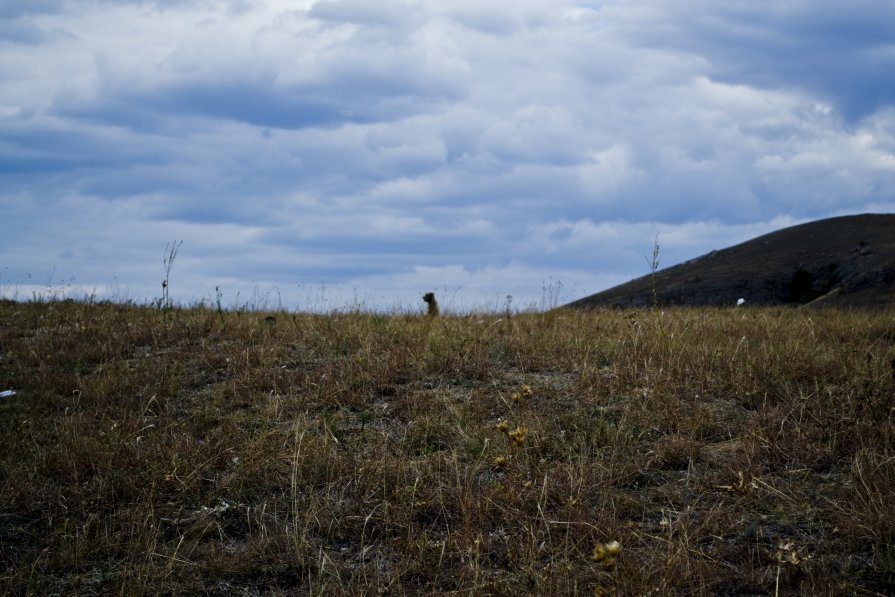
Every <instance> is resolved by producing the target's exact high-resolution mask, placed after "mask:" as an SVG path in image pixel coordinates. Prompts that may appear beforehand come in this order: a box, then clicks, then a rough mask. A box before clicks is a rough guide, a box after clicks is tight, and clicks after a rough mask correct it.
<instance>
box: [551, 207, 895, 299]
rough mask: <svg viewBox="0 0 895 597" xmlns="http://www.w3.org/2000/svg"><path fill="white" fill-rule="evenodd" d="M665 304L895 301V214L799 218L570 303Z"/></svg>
mask: <svg viewBox="0 0 895 597" xmlns="http://www.w3.org/2000/svg"><path fill="white" fill-rule="evenodd" d="M653 288H655V291H656V299H657V302H658V304H659V305H662V306H665V305H693V306H697V305H735V304H736V303H737V301H738V300H739V299H740V298H743V299H745V300H746V303H747V304H749V305H811V306H831V307H885V306H893V305H895V215H893V214H864V215H856V216H843V217H837V218H829V219H825V220H817V221H815V222H809V223H807V224H800V225H798V226H792V227H790V228H785V229H783V230H778V231H777V232H772V233H770V234H766V235H764V236H760V237H758V238H755V239H752V240H750V241H747V242H744V243H742V244H739V245H736V246H733V247H730V248H727V249H723V250H719V251H712V252H711V253H708V254H706V255H703V256H701V257H697V258H696V259H691V260H690V261H686V262H684V263H681V264H679V265H675V266H673V267H669V268H667V269H664V270H660V271H658V272H656V273H655V276H653V275H651V274H650V275H646V276H643V277H642V278H637V279H636V280H632V281H630V282H626V283H625V284H621V285H619V286H616V287H614V288H610V289H608V290H604V291H603V292H599V293H597V294H593V295H591V296H588V297H585V298H583V299H580V300H577V301H575V302H573V303H570V304H569V305H567V306H570V307H585V308H590V307H641V306H648V305H652V304H653Z"/></svg>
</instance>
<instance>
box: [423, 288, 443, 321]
mask: <svg viewBox="0 0 895 597" xmlns="http://www.w3.org/2000/svg"><path fill="white" fill-rule="evenodd" d="M423 300H424V301H426V303H427V304H428V305H429V317H437V316H438V315H439V313H441V311H440V310H439V309H438V301H436V300H435V293H434V292H427V293H426V294H424V295H423Z"/></svg>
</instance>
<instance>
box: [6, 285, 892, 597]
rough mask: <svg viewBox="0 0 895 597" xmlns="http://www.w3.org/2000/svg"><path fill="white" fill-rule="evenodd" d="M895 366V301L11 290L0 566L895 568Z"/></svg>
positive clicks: (338, 579)
mask: <svg viewBox="0 0 895 597" xmlns="http://www.w3.org/2000/svg"><path fill="white" fill-rule="evenodd" d="M893 373H895V317H893V314H892V313H891V312H877V313H864V312H856V313H844V312H806V311H797V310H751V309H748V310H733V309H729V310H705V309H704V310H670V311H667V312H666V313H665V314H657V313H655V312H651V311H642V312H630V313H624V312H617V311H594V312H581V311H554V312H549V313H544V314H523V315H518V316H513V317H512V319H507V318H506V317H505V316H504V317H503V318H501V317H500V316H497V315H471V316H462V317H460V316H444V317H441V318H439V319H435V320H430V319H427V318H423V317H413V316H401V315H393V316H381V315H372V314H363V313H359V314H333V315H326V316H323V315H291V314H286V313H242V314H238V313H223V314H219V313H217V312H215V311H213V310H209V309H202V308H196V309H183V310H164V311H159V310H154V309H148V308H135V307H125V306H113V305H90V304H86V303H78V302H52V303H45V304H20V303H12V302H2V303H0V390H3V389H14V390H15V391H16V392H17V394H16V395H15V396H13V397H8V398H2V399H0V592H2V593H12V594H17V593H30V594H51V593H67V594H80V595H92V594H97V595H98V594H102V595H106V594H122V595H141V594H160V593H161V594H166V593H167V594H173V593H181V594H182V593H209V594H234V595H259V594H271V595H286V594H299V593H301V594H334V593H335V594H339V593H350V594H360V593H367V594H369V593H373V594H375V593H382V594H385V593H388V594H395V595H400V594H407V593H410V594H415V593H434V592H457V593H463V594H528V593H535V594H576V593H584V594H594V593H595V592H596V593H597V594H601V593H605V594H622V595H644V594H657V593H658V594H676V595H686V594H715V595H748V594H762V595H765V594H774V593H775V592H777V593H779V594H813V595H823V594H867V595H873V594H890V593H891V592H892V590H893V587H895V547H893V545H895V424H893V417H895V410H893V407H895V381H893ZM615 541H617V542H618V544H617V545H616V544H614V543H613V542H615Z"/></svg>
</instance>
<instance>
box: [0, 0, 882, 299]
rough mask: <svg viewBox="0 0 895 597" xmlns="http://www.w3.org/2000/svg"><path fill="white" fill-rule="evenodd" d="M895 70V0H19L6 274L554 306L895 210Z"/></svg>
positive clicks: (18, 284) (4, 148)
mask: <svg viewBox="0 0 895 597" xmlns="http://www.w3.org/2000/svg"><path fill="white" fill-rule="evenodd" d="M892 73H895V3H893V2H891V0H774V1H770V0H748V1H743V0H725V1H723V2H721V1H718V0H677V1H675V2H670V1H669V0H617V1H605V2H601V1H596V0H595V1H584V2H582V1H570V0H549V1H548V0H517V1H515V2H511V3H508V2H502V1H501V2H498V1H496V0H452V1H448V0H295V1H290V2H286V1H274V0H229V1H214V0H166V1H137V0H114V1H111V0H72V1H65V0H28V1H27V2H23V1H22V0H0V226H2V228H0V296H6V297H15V298H19V299H31V298H35V297H46V296H47V295H52V296H55V297H60V296H71V297H74V298H81V297H87V296H96V297H97V298H110V299H112V300H124V301H134V302H137V303H148V302H151V301H153V300H154V299H156V298H159V297H160V296H161V295H162V287H161V282H162V280H163V279H164V278H165V264H164V259H165V256H166V255H169V254H170V253H169V251H170V247H171V246H172V245H173V243H174V242H175V241H176V242H177V243H178V247H179V248H178V251H177V254H176V258H175V260H174V262H173V264H171V269H170V272H169V287H168V290H169V292H170V297H171V299H172V300H174V301H177V302H179V303H182V304H195V303H198V302H205V303H208V304H215V303H216V302H217V301H218V300H220V301H221V303H222V304H223V306H225V307H241V306H249V307H256V308H285V309H289V310H321V309H323V310H328V309H342V308H363V309H369V310H377V311H391V310H398V311H414V310H422V309H423V307H424V304H423V302H422V301H421V299H420V297H421V296H422V294H423V293H424V292H427V291H430V290H431V291H435V293H436V296H438V297H439V301H440V302H441V304H442V307H443V308H445V309H447V310H454V311H465V310H476V309H501V310H502V309H504V308H506V306H507V303H508V302H510V305H511V306H512V308H514V309H527V308H544V307H550V306H555V304H556V303H560V302H566V301H570V300H573V299H577V298H581V297H583V296H586V295H589V294H592V293H594V292H597V291H600V290H603V289H606V288H609V287H611V286H613V285H615V284H618V283H621V282H624V281H627V280H629V279H631V278H634V277H639V276H641V275H644V274H646V273H648V272H649V268H650V265H649V259H650V257H651V254H652V252H653V248H654V246H655V244H656V243H658V246H659V264H660V267H666V266H670V265H673V264H675V263H678V262H681V261H685V260H687V259H690V258H693V257H696V256H699V255H702V254H704V253H707V252H709V251H711V250H715V249H721V248H724V247H726V246H730V245H732V244H735V243H738V242H742V241H745V240H748V239H750V238H752V237H755V236H757V235H760V234H764V233H767V232H771V231H773V230H777V229H780V228H783V227H786V226H789V225H793V224H796V223H800V222H804V221H808V220H813V219H817V218H824V217H830V216H835V215H843V214H853V213H866V212H876V213H890V212H895V76H893V74H892ZM181 242H182V244H180V243H181ZM508 296H510V297H512V299H511V301H510V299H508V298H507V297H508Z"/></svg>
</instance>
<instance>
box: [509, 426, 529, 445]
mask: <svg viewBox="0 0 895 597" xmlns="http://www.w3.org/2000/svg"><path fill="white" fill-rule="evenodd" d="M527 432H528V429H526V428H525V427H523V426H521V425H520V426H518V427H516V428H515V429H513V430H512V431H511V432H510V433H509V436H510V439H512V440H513V441H514V442H516V443H517V444H521V443H522V442H523V441H525V434H526V433H527Z"/></svg>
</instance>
